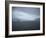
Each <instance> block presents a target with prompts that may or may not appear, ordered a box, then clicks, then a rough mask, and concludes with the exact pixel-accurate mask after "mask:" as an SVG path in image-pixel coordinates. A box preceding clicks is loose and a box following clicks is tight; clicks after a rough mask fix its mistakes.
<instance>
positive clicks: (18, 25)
mask: <svg viewBox="0 0 46 38" xmlns="http://www.w3.org/2000/svg"><path fill="white" fill-rule="evenodd" d="M24 30H40V19H37V20H35V21H23V22H20V21H16V22H15V21H12V31H24Z"/></svg>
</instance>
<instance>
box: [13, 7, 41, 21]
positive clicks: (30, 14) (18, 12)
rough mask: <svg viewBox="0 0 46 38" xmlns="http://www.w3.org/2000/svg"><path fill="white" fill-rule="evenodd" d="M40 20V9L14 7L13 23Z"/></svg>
mask: <svg viewBox="0 0 46 38" xmlns="http://www.w3.org/2000/svg"><path fill="white" fill-rule="evenodd" d="M38 18H40V8H31V7H13V8H12V19H13V21H18V20H20V21H34V20H36V19H38Z"/></svg>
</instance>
